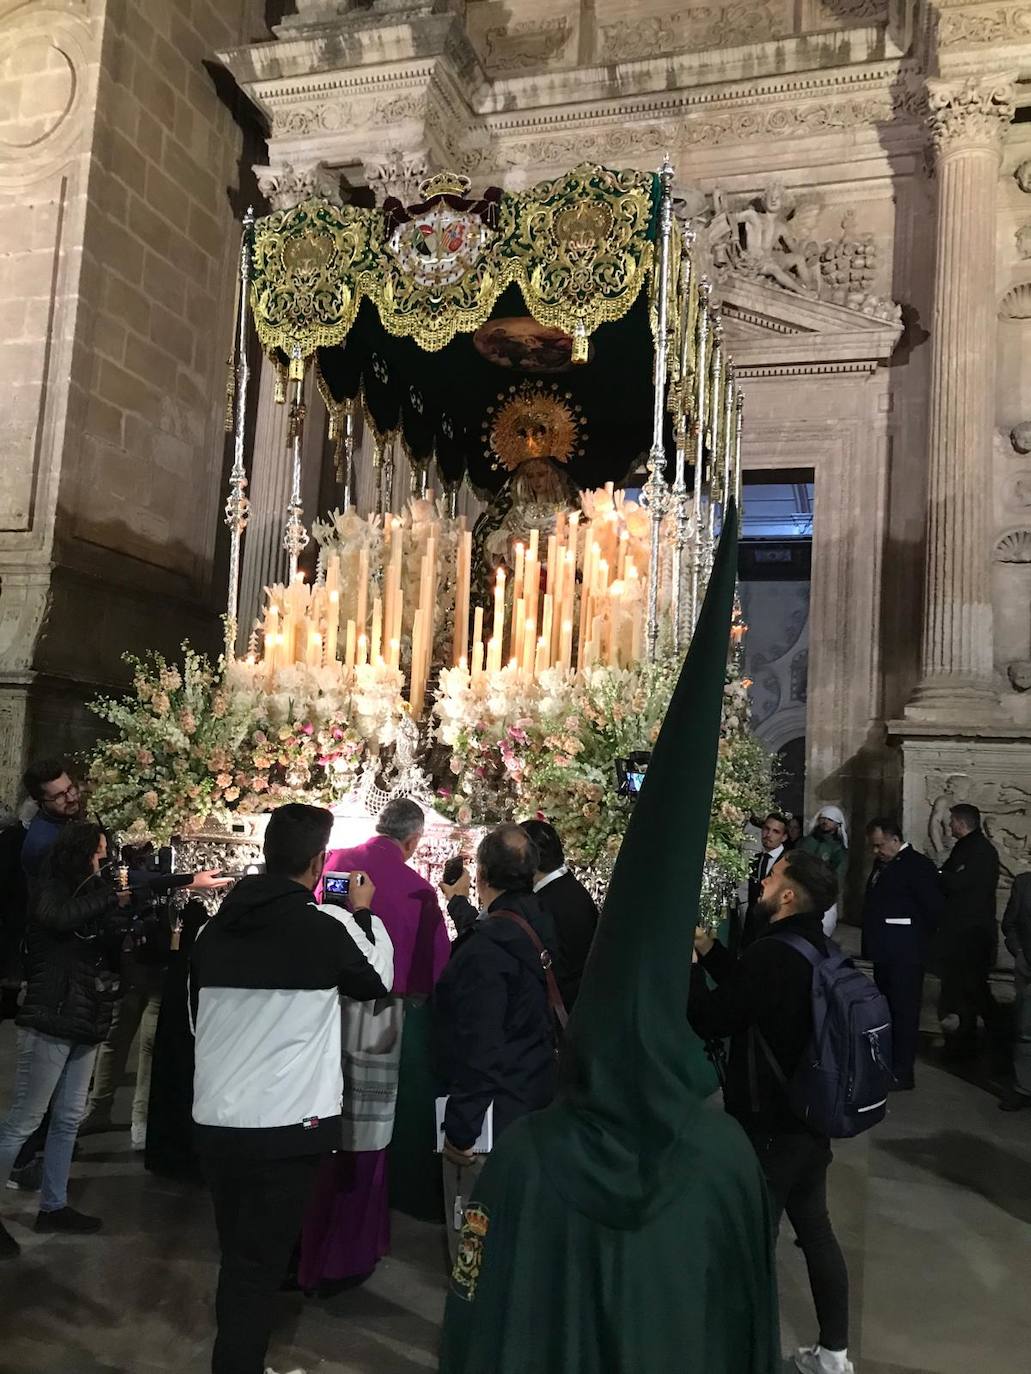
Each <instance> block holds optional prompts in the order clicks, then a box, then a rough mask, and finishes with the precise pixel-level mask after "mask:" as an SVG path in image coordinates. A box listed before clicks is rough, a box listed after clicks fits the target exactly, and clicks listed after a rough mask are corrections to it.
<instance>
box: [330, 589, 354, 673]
mask: <svg viewBox="0 0 1031 1374" xmlns="http://www.w3.org/2000/svg"><path fill="white" fill-rule="evenodd" d="M353 623H354V622H353V621H349V622H348V624H353ZM339 627H340V593H339V592H338V591H337V590H336V588H334V589H333V590H332V591H331V592H330V593H329V608H328V610H327V611H326V662H327V663H334V662H335V661H336V656H337V631H338V629H339ZM353 663H354V660H353V659H352V660H351V663H349V664H348V667H351V666H352V665H353Z"/></svg>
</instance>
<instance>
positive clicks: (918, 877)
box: [863, 845, 945, 965]
mask: <svg viewBox="0 0 1031 1374" xmlns="http://www.w3.org/2000/svg"><path fill="white" fill-rule="evenodd" d="M944 904H945V897H944V893H943V892H942V885H941V880H940V878H939V877H938V870H937V869H936V868H935V866H934V864H933V863H932V862H931V860H930V859H928V858H927V857H926V855H924V854H920V853H918V852H917V850H915V849H914V848H913V847H912V845H907V846H906V848H905V849H900V850H899V852H898V854H896V856H895V858H894V859H891V860H889V861H888V863H886V864H876V865H875V866H874V870H873V872H872V873H871V874H870V878H869V880H868V882H867V884H866V900H865V902H864V904H863V958H864V959H871V960H872V961H873V962H874V963H875V964H910V965H913V964H918V965H923V964H926V963H927V959H928V953H929V950H930V944H931V940H932V938H933V937H934V933H935V931H936V930H937V928H938V922H939V920H940V919H941V914H942V909H943V907H944Z"/></svg>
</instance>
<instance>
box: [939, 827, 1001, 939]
mask: <svg viewBox="0 0 1031 1374" xmlns="http://www.w3.org/2000/svg"><path fill="white" fill-rule="evenodd" d="M941 882H942V889H943V891H944V893H945V911H944V913H943V915H942V920H941V925H940V927H939V934H938V941H937V949H938V953H939V955H940V957H941V958H942V959H944V960H946V961H947V962H948V961H953V962H954V961H957V960H962V959H964V958H966V956H967V952H968V942H967V940H966V938H965V937H966V936H967V935H969V934H970V933H971V932H973V931H981V932H989V933H991V935H992V936H993V937H994V935H995V932H996V929H997V927H996V923H995V922H996V915H995V894H996V889H997V888H998V886H999V855H998V853H997V852H996V849H995V846H994V845H993V844H992V842H991V840H989V838H988V836H987V835H986V834H985V833H984V831H983V830H972V831H971V832H970V834H969V835H964V836H963V838H962V839H959V840H957V841H956V843H955V845H954V847H953V850H952V853H951V854H950V855H949V857H948V858H947V859H946V860H945V863H944V865H943V866H942V870H941ZM989 956H990V962H994V953H991V952H989ZM989 956H986V957H989Z"/></svg>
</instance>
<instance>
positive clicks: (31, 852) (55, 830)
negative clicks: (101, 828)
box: [21, 758, 82, 882]
mask: <svg viewBox="0 0 1031 1374" xmlns="http://www.w3.org/2000/svg"><path fill="white" fill-rule="evenodd" d="M22 782H23V784H24V787H25V791H26V792H27V793H28V794H29V797H30V798H31V799H32V801H34V802H35V803H36V807H37V808H38V809H37V811H36V814H35V816H34V817H33V818H32V821H31V822H30V824H29V826H28V829H27V831H26V834H25V841H24V843H23V844H22V848H21V863H22V868H23V869H24V870H25V874H26V876H27V877H28V878H29V880H30V882H31V880H32V879H33V878H35V877H36V875H37V874H38V872H39V867H40V864H41V863H42V862H43V859H44V857H45V856H46V854H47V852H48V851H49V850H50V849H51V847H52V846H53V844H54V841H55V840H56V839H57V837H58V835H60V833H61V831H62V830H63V829H64V827H65V826H66V825H68V824H69V823H70V822H71V821H78V820H81V819H82V797H81V794H80V792H79V788H78V785H77V784H76V782H75V781H74V779H73V778H72V776H71V774H70V773H69V771H68V765H67V763H66V762H65V761H64V759H60V758H53V759H37V760H36V762H35V763H32V764H30V765H29V767H28V768H27V769H26V770H25V776H24V777H23V778H22Z"/></svg>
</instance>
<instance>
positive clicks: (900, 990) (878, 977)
mask: <svg viewBox="0 0 1031 1374" xmlns="http://www.w3.org/2000/svg"><path fill="white" fill-rule="evenodd" d="M873 978H874V982H875V983H876V984H877V986H878V987H879V988H880V990H881V992H883V993H884V995H885V997H886V998H887V999H888V1006H889V1008H890V1009H891V1044H892V1066H891V1067H892V1072H893V1073H894V1075H895V1077H896V1078H897V1079H898V1081H899V1082H900V1083H904V1082H906V1081H907V1080H908V1079H912V1077H913V1067H914V1065H915V1064H916V1051H917V1046H918V1044H919V1042H920V1008H921V1007H922V1005H923V1000H924V970H923V968H922V967H921V965H920V964H896V963H891V964H874V966H873Z"/></svg>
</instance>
